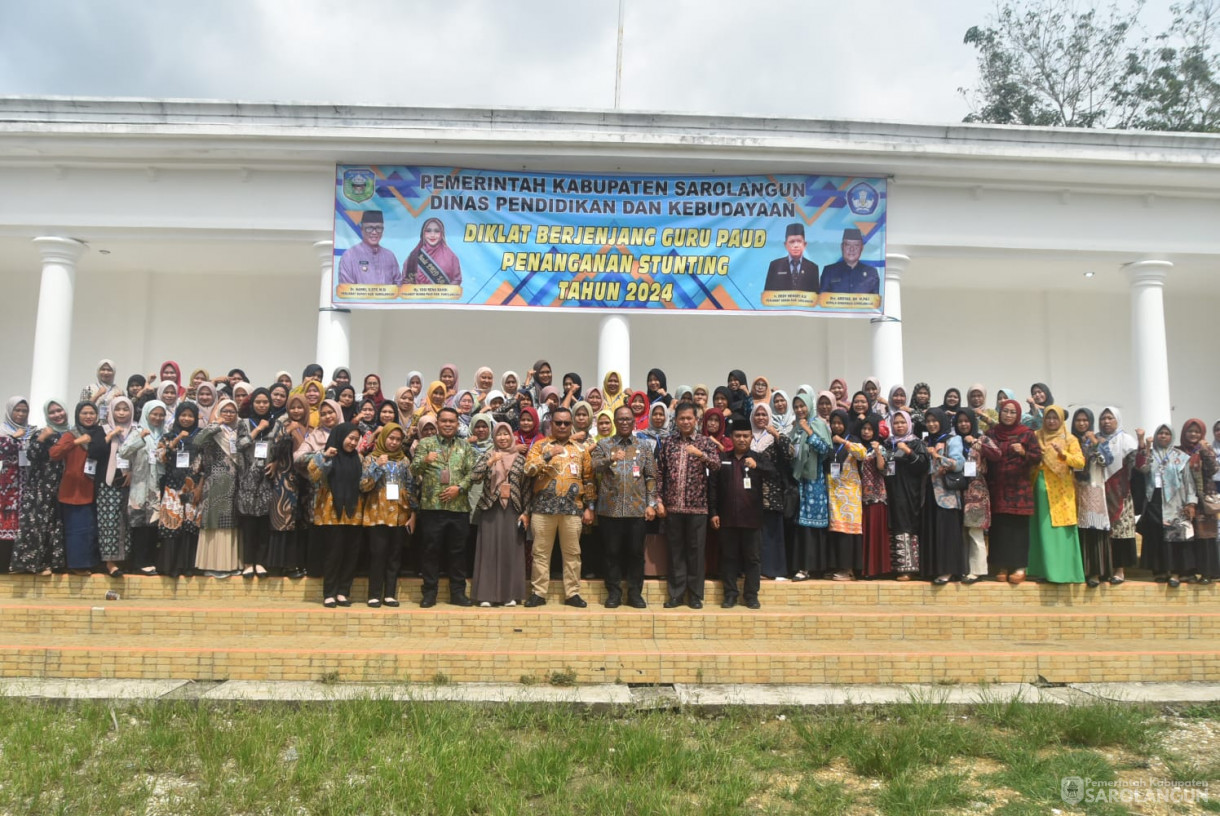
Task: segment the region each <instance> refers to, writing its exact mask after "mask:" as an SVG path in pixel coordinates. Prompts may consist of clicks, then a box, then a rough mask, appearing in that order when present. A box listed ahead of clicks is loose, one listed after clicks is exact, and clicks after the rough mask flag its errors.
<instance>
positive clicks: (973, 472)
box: [962, 462, 979, 478]
mask: <svg viewBox="0 0 1220 816" xmlns="http://www.w3.org/2000/svg"><path fill="white" fill-rule="evenodd" d="M962 473H964V474H965V475H966V477H967V478H971V477H974V476H978V475H979V466H978V463H977V462H967V463H966V467H965V469H964V470H963V471H962Z"/></svg>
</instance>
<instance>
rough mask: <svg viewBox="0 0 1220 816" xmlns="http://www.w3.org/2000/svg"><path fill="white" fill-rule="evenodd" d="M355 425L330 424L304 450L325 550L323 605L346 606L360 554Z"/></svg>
mask: <svg viewBox="0 0 1220 816" xmlns="http://www.w3.org/2000/svg"><path fill="white" fill-rule="evenodd" d="M358 444H360V430H359V429H358V428H357V427H356V426H355V425H352V424H351V423H350V422H341V423H339V424H338V425H336V426H334V427H333V428H332V429H331V431H330V435H329V436H328V437H327V439H326V442H325V443H324V444H323V448H322V450H321V451H317V452H314V453H312V454H310V455H309V460H308V469H309V478H310V480H311V481H312V482H313V483H314V485H315V487H316V490H317V492H316V497H315V498H314V512H313V520H314V529H315V530H317V531H318V533H319V535H320V537H321V539H322V542H323V548H324V551H325V564H324V566H323V570H322V598H323V600H322V605H323V606H325V607H327V608H328V609H334V608H335V607H336V606H351V605H352V602H351V594H352V579H353V578H354V577H355V574H356V561H357V560H358V559H359V557H360V534H361V530H362V522H363V517H362V515H361V512H360V479H361V474H362V472H363V466H362V464H361V462H360V454H358V453H357V452H356V446H357V445H358Z"/></svg>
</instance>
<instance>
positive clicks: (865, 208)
mask: <svg viewBox="0 0 1220 816" xmlns="http://www.w3.org/2000/svg"><path fill="white" fill-rule="evenodd" d="M880 200H881V197H880V196H878V195H877V191H876V190H874V189H873V185H871V184H867V183H865V182H863V181H862V182H860V183H859V184H857V185H855V186H853V187H852V188H851V189H850V190H848V191H847V206H848V207H850V208H851V211H852V212H854V213H855V214H856V215H872V214H873V213H874V212H876V211H877V202H878V201H880Z"/></svg>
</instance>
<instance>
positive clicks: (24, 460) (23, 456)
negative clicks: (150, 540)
mask: <svg viewBox="0 0 1220 816" xmlns="http://www.w3.org/2000/svg"><path fill="white" fill-rule="evenodd" d="M29 466H30V455H29V454H28V453H26V452H25V449H24V448H22V449H21V450H19V451H17V467H29ZM1216 481H1220V473H1218V474H1216Z"/></svg>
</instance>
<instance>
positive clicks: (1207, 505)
mask: <svg viewBox="0 0 1220 816" xmlns="http://www.w3.org/2000/svg"><path fill="white" fill-rule="evenodd" d="M1201 503H1202V505H1203V508H1202V509H1203V514H1204V515H1205V516H1220V493H1206V494H1204V496H1203V501H1202V502H1201Z"/></svg>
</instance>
